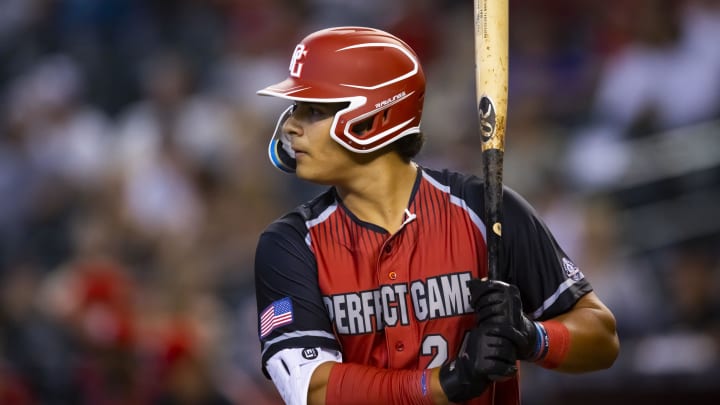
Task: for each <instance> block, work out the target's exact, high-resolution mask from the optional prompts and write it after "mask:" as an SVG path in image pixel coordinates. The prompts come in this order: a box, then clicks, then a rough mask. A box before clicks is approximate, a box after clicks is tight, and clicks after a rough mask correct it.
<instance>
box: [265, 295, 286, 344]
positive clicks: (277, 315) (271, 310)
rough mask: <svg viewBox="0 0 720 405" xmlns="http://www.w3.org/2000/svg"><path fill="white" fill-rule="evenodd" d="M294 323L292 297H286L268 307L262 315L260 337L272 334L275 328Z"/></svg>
mask: <svg viewBox="0 0 720 405" xmlns="http://www.w3.org/2000/svg"><path fill="white" fill-rule="evenodd" d="M292 321H293V308H292V301H290V297H285V298H283V299H281V300H277V301H275V302H273V303H272V304H270V305H268V307H267V308H265V309H264V310H263V311H262V312H261V313H260V337H261V338H263V337H265V336H267V335H268V334H270V332H272V331H273V330H274V329H275V328H277V327H280V326H283V325H287V324H289V323H292Z"/></svg>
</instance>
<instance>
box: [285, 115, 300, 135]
mask: <svg viewBox="0 0 720 405" xmlns="http://www.w3.org/2000/svg"><path fill="white" fill-rule="evenodd" d="M282 130H283V132H284V133H286V134H288V135H292V136H300V135H302V125H300V122H299V121H298V120H297V118H295V117H294V116H293V115H292V114H291V115H290V116H289V117H288V118H287V119H286V120H285V122H283V125H282Z"/></svg>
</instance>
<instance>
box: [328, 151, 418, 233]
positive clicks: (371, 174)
mask: <svg viewBox="0 0 720 405" xmlns="http://www.w3.org/2000/svg"><path fill="white" fill-rule="evenodd" d="M367 169H368V171H367V173H365V175H363V176H360V177H357V178H356V179H355V180H354V181H353V182H352V183H351V184H347V185H345V186H338V187H336V188H337V190H338V194H339V195H340V198H342V200H343V204H344V205H345V206H346V207H347V208H348V209H349V210H350V211H352V213H353V214H355V216H356V217H358V218H359V219H361V220H363V221H365V222H369V223H372V224H375V225H377V226H380V227H382V228H383V229H386V230H387V231H388V232H390V233H395V232H396V231H397V230H398V229H400V227H401V226H402V224H403V222H404V221H405V210H406V208H407V206H408V203H409V201H410V195H411V194H412V190H413V186H414V185H415V180H416V178H417V166H416V165H415V164H414V163H406V162H402V163H399V161H395V162H392V161H391V162H389V164H375V165H370V166H368V167H367Z"/></svg>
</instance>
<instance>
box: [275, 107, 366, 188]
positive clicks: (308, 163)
mask: <svg viewBox="0 0 720 405" xmlns="http://www.w3.org/2000/svg"><path fill="white" fill-rule="evenodd" d="M345 105H346V104H329V103H303V102H298V103H296V104H295V108H294V110H293V112H292V114H291V116H290V117H289V118H288V119H287V121H285V123H284V124H283V130H284V131H285V132H286V133H288V134H289V135H290V139H291V142H292V148H293V150H294V151H295V160H296V161H297V168H296V170H295V173H296V175H297V176H298V177H299V178H301V179H304V180H308V181H312V182H314V183H318V184H330V185H335V184H340V183H342V182H343V180H344V178H346V177H347V176H349V175H350V173H352V170H351V169H352V168H354V167H357V165H358V163H357V161H356V159H355V156H354V155H355V154H353V153H352V152H350V151H348V150H347V149H345V148H343V147H342V146H340V144H338V143H337V142H335V141H334V140H333V139H332V138H331V137H330V126H331V125H332V121H333V117H334V116H335V113H336V112H337V111H338V110H339V109H340V108H342V107H343V106H345Z"/></svg>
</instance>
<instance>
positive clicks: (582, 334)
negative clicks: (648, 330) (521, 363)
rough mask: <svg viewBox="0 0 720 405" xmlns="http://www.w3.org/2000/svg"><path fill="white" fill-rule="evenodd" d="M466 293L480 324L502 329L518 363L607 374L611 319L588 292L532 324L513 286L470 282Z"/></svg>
mask: <svg viewBox="0 0 720 405" xmlns="http://www.w3.org/2000/svg"><path fill="white" fill-rule="evenodd" d="M470 290H471V292H472V296H473V305H474V308H475V309H476V311H477V313H478V316H479V319H480V323H481V324H498V325H504V326H505V327H503V328H502V329H501V333H502V334H503V335H504V336H506V337H507V338H508V339H510V340H512V341H513V342H514V344H515V347H516V349H517V357H518V359H520V360H527V361H532V362H535V363H537V364H539V365H540V366H542V367H545V368H549V369H555V370H557V371H563V372H571V373H581V372H589V371H595V370H601V369H605V368H608V367H610V366H611V365H612V364H613V363H614V362H615V359H616V358H617V355H618V352H619V347H620V344H619V340H618V336H617V332H616V329H615V317H614V316H613V314H612V313H611V312H610V310H609V309H608V308H607V307H606V306H605V305H604V304H603V303H602V302H601V301H600V300H599V299H598V298H597V296H596V295H595V293H593V292H588V293H587V294H585V295H583V296H582V297H581V298H580V299H579V300H578V301H577V302H576V303H575V305H574V306H573V307H572V308H571V309H570V310H568V311H566V312H564V313H563V314H561V315H558V316H556V317H554V318H550V319H547V320H544V321H532V320H530V319H529V318H528V317H527V316H526V315H525V313H523V311H522V302H521V299H520V292H519V290H518V289H517V287H515V286H514V285H511V284H507V283H504V282H502V281H494V280H477V279H475V280H472V281H471V282H470Z"/></svg>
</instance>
